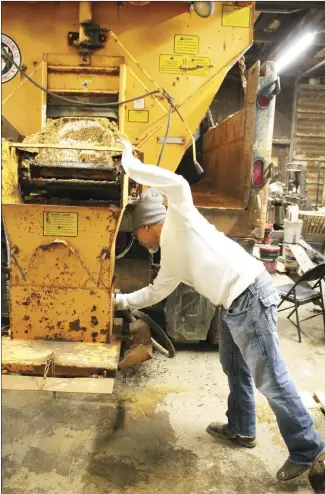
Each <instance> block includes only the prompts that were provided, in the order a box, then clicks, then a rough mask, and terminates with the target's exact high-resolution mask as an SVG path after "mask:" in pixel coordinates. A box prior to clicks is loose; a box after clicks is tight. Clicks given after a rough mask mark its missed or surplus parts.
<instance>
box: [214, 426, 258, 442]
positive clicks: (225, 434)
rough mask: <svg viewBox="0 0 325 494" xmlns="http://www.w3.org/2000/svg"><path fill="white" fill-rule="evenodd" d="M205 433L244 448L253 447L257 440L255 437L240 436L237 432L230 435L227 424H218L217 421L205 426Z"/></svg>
mask: <svg viewBox="0 0 325 494" xmlns="http://www.w3.org/2000/svg"><path fill="white" fill-rule="evenodd" d="M207 433H208V434H210V436H212V437H214V438H219V437H220V438H221V439H226V440H230V441H233V442H235V443H237V444H239V446H243V447H244V448H255V446H256V444H257V441H256V437H255V436H253V437H241V436H239V435H238V434H234V435H232V434H231V433H230V431H229V427H228V424H220V423H218V422H212V424H210V425H209V426H208V427H207Z"/></svg>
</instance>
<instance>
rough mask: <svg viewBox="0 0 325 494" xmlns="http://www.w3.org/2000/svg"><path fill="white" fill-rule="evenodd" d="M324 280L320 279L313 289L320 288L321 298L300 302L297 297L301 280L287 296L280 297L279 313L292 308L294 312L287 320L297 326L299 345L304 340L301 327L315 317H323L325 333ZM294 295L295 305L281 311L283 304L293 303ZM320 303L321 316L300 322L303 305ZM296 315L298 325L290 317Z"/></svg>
mask: <svg viewBox="0 0 325 494" xmlns="http://www.w3.org/2000/svg"><path fill="white" fill-rule="evenodd" d="M323 279H324V278H319V279H318V280H317V282H316V283H315V285H313V286H312V287H311V289H312V290H314V289H316V288H319V296H318V297H316V296H315V298H313V299H308V300H307V301H303V302H299V300H297V296H296V288H297V286H298V285H299V284H300V283H301V282H302V281H303V280H301V278H300V279H299V280H298V281H297V282H296V283H295V284H294V285H293V286H292V288H291V289H290V290H289V291H288V293H287V294H286V295H283V294H281V293H280V296H281V298H282V300H281V302H280V303H279V305H278V312H282V311H285V310H290V309H292V308H294V309H293V311H291V312H290V314H289V315H288V316H287V319H289V321H290V322H291V323H292V324H293V325H294V326H296V328H297V329H298V337H299V343H301V341H302V339H301V327H300V324H301V323H302V322H305V321H308V320H309V319H313V318H314V317H317V316H319V315H321V314H322V315H323V323H324V332H325V306H324V300H323V290H322V283H321V282H322V281H323ZM292 294H293V299H294V305H291V306H290V307H285V308H284V309H281V310H279V309H280V307H281V305H282V304H283V302H291V301H292ZM318 300H319V301H320V305H321V308H322V312H321V313H319V314H314V315H313V316H310V317H306V318H305V319H303V320H300V319H299V313H298V309H299V307H300V306H302V305H306V304H308V303H310V302H316V301H318ZM294 313H296V320H297V324H296V323H294V322H293V321H292V320H291V319H290V317H291V316H292V314H294Z"/></svg>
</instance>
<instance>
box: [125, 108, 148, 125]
mask: <svg viewBox="0 0 325 494" xmlns="http://www.w3.org/2000/svg"><path fill="white" fill-rule="evenodd" d="M128 122H139V123H147V122H149V111H148V110H129V111H128Z"/></svg>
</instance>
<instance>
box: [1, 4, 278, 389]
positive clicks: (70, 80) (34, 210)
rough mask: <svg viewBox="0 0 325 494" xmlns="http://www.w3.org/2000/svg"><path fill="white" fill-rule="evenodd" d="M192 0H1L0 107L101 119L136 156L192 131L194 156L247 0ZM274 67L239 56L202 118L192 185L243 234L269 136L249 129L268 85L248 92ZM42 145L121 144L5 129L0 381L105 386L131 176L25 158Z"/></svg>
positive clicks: (247, 36)
mask: <svg viewBox="0 0 325 494" xmlns="http://www.w3.org/2000/svg"><path fill="white" fill-rule="evenodd" d="M198 3H201V4H207V5H206V8H207V9H208V11H204V12H203V13H202V12H199V13H198V12H197V11H196V9H195V5H194V4H195V2H194V4H193V2H192V3H191V2H28V1H24V2H10V1H9V2H5V3H4V4H3V6H2V32H3V34H2V111H3V115H4V117H5V120H6V122H7V123H8V125H9V128H11V129H13V130H14V132H15V135H21V136H24V137H25V136H29V135H31V134H33V133H35V132H38V131H40V129H42V128H44V126H45V125H46V123H47V122H48V121H49V120H50V119H57V118H67V119H69V118H70V119H71V118H72V119H74V118H79V119H83V118H93V119H96V118H105V119H110V120H114V121H115V122H116V123H117V124H118V127H119V130H120V131H121V132H123V133H125V134H126V135H127V136H128V138H129V139H130V140H131V141H132V142H133V144H134V146H135V147H136V148H137V150H138V151H139V152H141V153H142V155H143V158H144V161H145V162H147V163H157V164H158V165H159V166H161V167H164V168H167V169H170V170H172V171H175V170H176V169H177V167H178V165H179V163H180V161H181V159H182V158H183V156H184V153H185V151H186V150H187V149H188V148H189V146H192V154H193V161H194V163H195V165H196V168H197V169H198V168H199V165H198V164H197V162H196V148H195V139H194V137H193V135H194V133H195V132H196V130H197V128H198V126H199V124H200V122H201V121H202V119H203V117H204V116H205V114H206V112H207V110H208V109H209V106H210V105H211V102H212V101H213V99H214V97H215V94H216V93H217V92H218V89H219V87H220V85H221V83H222V81H223V79H224V77H225V75H226V74H227V72H228V71H229V69H230V68H231V67H232V66H233V65H234V64H235V63H236V62H237V61H238V59H239V58H240V57H241V56H242V55H243V54H244V53H245V51H246V50H247V49H248V48H249V46H250V45H251V43H252V36H253V23H254V15H255V14H254V3H253V2H215V3H214V7H213V8H212V6H211V2H198ZM138 4H142V5H138ZM143 4H144V5H143ZM209 9H211V10H209ZM199 14H200V15H199ZM19 69H20V70H19ZM26 76H27V78H26ZM262 76H263V77H262ZM28 78H29V79H32V81H30V80H29V79H28ZM33 81H34V84H33ZM272 81H273V82H274V71H273V69H272V66H271V65H269V66H267V67H266V68H264V69H263V73H262V72H261V69H260V66H259V64H256V65H255V66H254V67H253V68H252V69H251V70H250V72H249V77H248V85H247V91H246V101H245V108H244V109H243V110H242V111H241V112H239V113H238V114H236V115H234V116H233V117H231V118H229V119H227V120H226V121H225V122H223V123H222V124H221V125H220V126H219V127H216V128H213V129H210V131H209V132H208V133H207V135H206V136H205V138H204V148H203V150H204V154H203V158H204V159H203V161H202V163H201V165H202V167H203V169H205V174H204V175H203V178H202V180H201V181H199V182H198V183H197V184H195V185H194V186H193V196H194V200H195V202H196V204H197V206H198V207H199V208H200V210H201V211H202V212H203V213H204V214H205V215H206V216H207V217H208V219H209V220H210V221H211V222H213V223H214V224H216V226H218V227H219V228H220V229H222V230H223V231H225V233H227V234H229V235H232V236H235V237H241V238H242V239H246V238H259V237H261V236H262V235H263V228H264V222H265V210H266V179H265V177H266V174H267V169H268V166H269V162H270V156H271V154H270V153H271V145H270V142H271V141H270V139H268V144H267V145H266V144H265V139H264V140H263V138H262V137H261V130H264V134H265V132H266V131H267V133H268V136H270V132H271V134H272V129H271V127H270V123H269V122H270V121H272V123H273V120H272V115H273V114H274V100H273V101H271V99H272V98H270V102H269V103H270V104H268V105H267V108H266V107H264V108H263V106H262V105H260V106H259V105H258V104H257V100H258V98H259V95H260V94H261V93H260V92H259V91H260V90H261V87H262V88H263V87H264V88H266V93H267V91H268V90H269V89H267V88H270V84H271V83H272ZM264 93H265V91H264ZM264 93H263V94H264ZM266 93H265V94H266ZM265 94H264V97H265ZM58 96H59V97H58ZM266 96H267V95H266ZM272 96H273V94H272ZM62 97H63V98H62ZM117 102H125V103H123V104H117ZM258 112H261V117H259V118H260V121H259V130H258V129H257V126H256V121H257V113H258ZM263 112H264V113H263ZM272 112H273V113H272ZM259 136H260V137H259ZM271 140H272V136H271ZM31 147H32V148H33V149H31ZM44 148H46V149H48V150H49V152H51V150H53V151H54V150H57V149H59V148H64V149H69V150H77V151H80V150H85V149H86V150H87V149H88V150H89V151H92V152H110V153H113V154H114V155H116V157H117V158H116V159H117V161H118V155H119V154H120V152H121V150H120V149H119V147H118V146H117V145H116V144H115V145H113V146H109V145H108V144H107V143H103V144H102V145H101V146H100V147H98V146H93V147H91V146H90V148H87V146H85V145H84V144H83V145H81V146H80V147H79V148H78V146H75V145H74V146H71V145H69V144H67V143H66V144H64V145H61V146H60V145H57V144H49V143H48V142H39V143H35V142H34V143H33V145H32V146H31V145H28V144H22V143H21V142H19V143H17V142H12V141H9V140H6V141H5V142H4V143H3V150H2V194H3V195H2V203H3V206H2V214H3V220H4V225H5V230H6V235H7V241H8V252H9V254H10V288H9V300H10V338H9V339H6V340H5V342H4V347H3V348H4V351H3V362H2V366H3V369H4V370H5V372H7V373H8V374H7V376H6V378H7V380H6V381H5V382H4V385H5V386H6V385H7V386H8V387H11V388H15V389H27V388H29V387H30V388H31V389H34V388H37V387H40V386H41V385H40V382H42V383H43V384H42V386H43V389H50V390H57V389H61V390H69V391H70V390H75V391H77V390H81V391H89V390H92V391H94V390H96V392H108V391H109V390H110V389H111V385H110V384H108V382H109V379H103V380H100V379H94V378H93V377H91V376H93V375H94V374H96V375H105V376H108V377H109V376H110V371H111V372H114V370H116V368H117V366H118V359H119V344H118V342H116V341H115V339H114V317H113V313H112V295H113V291H114V259H115V242H116V236H117V233H118V231H119V228H120V223H121V220H122V216H123V213H124V211H125V208H126V207H127V205H128V203H130V198H131V196H132V195H134V194H135V195H136V194H137V190H136V188H135V184H129V183H128V179H127V177H126V176H125V175H124V174H123V173H122V172H121V170H120V168H119V167H118V164H117V166H116V168H114V167H113V168H112V169H110V170H108V169H105V167H98V166H97V167H96V165H95V164H94V163H91V162H90V163H87V164H86V166H85V167H84V168H82V170H84V169H85V168H87V173H86V172H85V171H83V173H81V167H79V168H78V170H77V171H76V169H75V167H72V166H69V163H66V164H65V166H64V167H62V166H57V167H47V166H43V167H37V166H35V163H33V159H34V158H35V155H36V154H37V153H38V152H39V151H40V150H42V149H44ZM26 157H27V158H28V160H31V164H30V166H29V165H28V166H27V168H26V166H25V165H24V163H25V160H26ZM255 166H257V169H256V170H257V171H256V173H255ZM63 168H64V172H63V171H62V169H63ZM26 170H27V171H26ZM252 173H253V177H254V176H256V177H257V182H256V183H255V184H254V183H253V185H252ZM80 190H82V191H83V192H82V194H81V196H80V197H79V196H78V191H80ZM115 324H118V321H115ZM54 364H55V372H56V377H57V378H59V377H60V376H61V377H64V378H65V379H64V380H63V381H62V379H61V381H60V380H59V379H57V380H56V381H55V378H54V377H52V379H53V381H52V384H51V381H50V380H49V381H48V383H47V384H44V379H45V378H46V376H47V375H48V376H50V375H51V374H50V368H51V366H54ZM18 374H24V376H23V377H24V378H25V379H24V380H23V378H22V376H21V375H18ZM34 376H43V381H42V380H41V378H40V377H39V378H35V377H34ZM67 376H70V378H71V379H72V381H71V379H70V380H69V379H68V378H67ZM37 379H38V381H37ZM59 381H60V382H59ZM6 383H7V384H6ZM49 383H50V384H49Z"/></svg>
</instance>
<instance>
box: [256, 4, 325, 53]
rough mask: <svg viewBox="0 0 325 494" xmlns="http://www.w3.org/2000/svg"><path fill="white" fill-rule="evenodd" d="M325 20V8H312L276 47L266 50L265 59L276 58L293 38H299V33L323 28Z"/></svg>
mask: <svg viewBox="0 0 325 494" xmlns="http://www.w3.org/2000/svg"><path fill="white" fill-rule="evenodd" d="M324 20H325V10H318V9H311V10H309V11H308V12H307V13H306V15H304V16H303V18H302V19H300V20H299V21H298V22H297V23H296V24H295V25H294V27H293V28H292V27H291V29H290V32H289V34H287V35H285V36H284V37H283V38H282V39H281V40H279V41H278V43H277V45H276V46H275V47H271V48H270V49H269V50H266V52H265V54H264V60H274V59H275V58H276V56H277V55H278V54H279V52H281V50H283V49H286V48H287V46H288V45H289V44H290V42H291V41H292V40H293V39H296V38H297V33H299V34H305V33H306V32H308V31H315V30H317V29H321V25H322V23H323V22H324Z"/></svg>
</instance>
